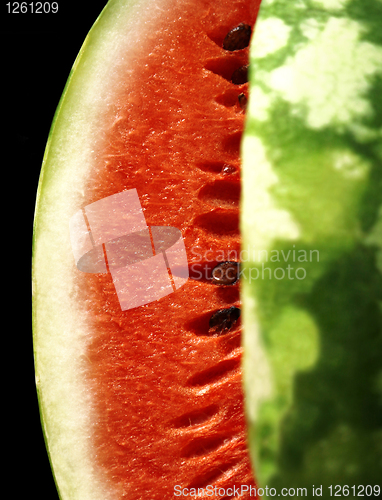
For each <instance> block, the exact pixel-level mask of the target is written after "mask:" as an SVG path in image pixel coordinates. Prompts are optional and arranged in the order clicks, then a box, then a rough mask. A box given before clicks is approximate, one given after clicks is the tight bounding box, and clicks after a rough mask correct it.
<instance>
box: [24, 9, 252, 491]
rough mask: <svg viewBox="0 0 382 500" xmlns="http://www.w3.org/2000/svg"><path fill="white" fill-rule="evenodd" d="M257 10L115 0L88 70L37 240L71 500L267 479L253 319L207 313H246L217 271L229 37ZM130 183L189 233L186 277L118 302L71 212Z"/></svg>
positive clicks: (228, 109) (64, 125) (76, 77)
mask: <svg viewBox="0 0 382 500" xmlns="http://www.w3.org/2000/svg"><path fill="white" fill-rule="evenodd" d="M258 4H259V2H256V1H254V2H252V1H248V0H247V1H237V2H231V1H230V2H228V1H223V2H211V1H206V0H197V1H184V2H175V1H165V2H164V1H162V2H147V1H141V2H135V3H134V2H133V3H126V2H122V1H119V2H118V1H114V2H113V1H111V2H109V4H108V5H107V7H106V8H105V10H104V12H103V13H102V15H101V17H100V18H99V20H98V21H97V23H96V25H95V26H94V28H93V30H92V32H91V33H90V34H89V36H88V38H87V40H86V41H85V44H84V47H83V49H82V50H81V53H80V55H79V57H78V59H77V61H76V64H75V66H74V70H73V73H72V75H71V78H70V80H69V82H68V84H67V87H66V89H65V92H64V95H63V98H62V101H61V103H60V106H59V108H58V111H57V114H56V117H55V120H54V124H53V127H52V131H51V135H50V138H49V142H48V146H47V151H46V155H45V159H44V165H43V170H42V175H41V181H40V186H39V194H38V200H37V207H36V225H35V236H34V238H35V242H34V296H35V299H34V302H35V305H34V331H35V333H34V335H35V356H36V376H37V385H38V388H39V399H40V405H41V413H42V419H43V422H44V431H45V435H46V439H47V446H48V450H49V453H50V457H51V461H52V465H53V469H54V472H55V477H56V481H57V485H58V489H59V491H60V494H61V496H62V498H70V499H75V498H81V500H83V499H85V498H92V500H93V499H97V498H102V499H105V498H118V499H121V498H129V499H144V498H145V499H146V498H151V499H163V498H169V497H172V496H173V495H174V488H175V486H176V485H179V486H180V487H181V488H188V489H191V488H196V489H197V488H206V486H207V485H213V486H216V487H221V488H225V489H226V491H229V490H227V488H230V487H232V486H233V485H236V486H239V485H248V486H254V479H253V473H252V471H251V466H250V461H249V456H248V451H247V444H246V434H245V421H244V410H243V394H242V385H241V384H242V383H241V366H240V363H241V355H242V348H241V343H240V321H238V322H237V323H236V324H235V325H233V327H232V328H231V329H230V330H228V331H226V332H224V333H225V334H224V335H211V331H210V330H209V319H210V317H211V316H212V315H213V314H214V313H216V312H217V311H218V310H221V309H227V308H229V307H232V306H237V307H238V306H240V301H239V286H238V284H234V285H231V286H223V285H222V286H216V285H215V284H213V283H212V282H211V280H210V276H211V274H210V273H211V269H212V268H213V267H214V265H216V263H218V262H220V261H224V260H238V255H239V251H240V235H239V227H238V218H239V217H238V202H239V195H240V161H239V148H240V140H241V134H242V130H243V123H244V111H243V109H242V106H241V105H240V101H239V97H238V96H239V95H240V94H242V93H244V94H247V90H248V89H247V84H246V83H244V84H241V85H235V84H233V83H232V82H231V81H230V80H231V76H232V74H233V73H234V72H235V70H237V69H238V68H241V67H242V66H245V65H246V64H247V63H248V49H247V48H245V49H242V50H238V51H234V52H229V51H227V50H224V49H223V48H222V44H223V40H224V37H225V36H226V34H227V33H228V32H229V30H231V29H232V28H234V27H235V26H237V25H238V24H239V23H241V22H244V23H246V24H249V25H251V26H253V24H254V22H255V18H256V15H257V10H258V6H259V5H258ZM134 188H135V189H137V192H138V195H139V198H140V201H141V205H142V208H143V211H144V216H145V219H146V222H147V224H148V225H149V226H163V225H166V226H174V227H176V228H179V229H180V230H181V232H182V236H183V239H184V241H185V245H186V250H187V257H188V261H189V265H190V279H189V280H188V282H187V283H186V284H185V285H184V286H183V287H182V288H180V289H179V290H177V291H176V292H174V293H173V294H171V295H169V296H167V297H164V298H162V299H161V300H160V301H157V302H153V303H150V304H147V305H144V306H141V307H139V308H136V309H132V310H128V311H121V307H120V304H119V302H118V298H117V295H116V291H115V287H114V284H113V281H112V279H111V276H110V274H87V273H81V272H80V271H79V270H78V269H76V267H75V262H74V259H73V255H72V253H71V248H70V242H69V235H68V231H69V218H70V217H71V216H72V215H73V214H74V213H76V212H77V211H78V210H79V209H81V208H83V207H85V206H86V205H88V204H90V203H92V202H94V201H97V200H99V199H102V198H105V197H107V196H110V195H113V194H115V193H118V192H121V191H124V190H129V189H134ZM235 255H236V259H235ZM52 269H54V272H53V273H52ZM198 278H200V279H198ZM147 281H148V282H149V281H150V276H147ZM223 496H224V495H223ZM221 497H222V495H217V496H216V495H213V496H211V495H209V498H221ZM241 498H246V495H245V494H244V495H243V496H242V497H241Z"/></svg>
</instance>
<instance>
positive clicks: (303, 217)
mask: <svg viewBox="0 0 382 500" xmlns="http://www.w3.org/2000/svg"><path fill="white" fill-rule="evenodd" d="M381 26H382V1H381V0H317V1H309V0H294V1H291V0H273V1H271V0H264V1H263V4H262V7H261V10H260V15H259V18H258V22H257V25H256V30H255V35H254V37H253V40H252V47H251V72H250V76H251V94H250V101H249V107H248V120H247V125H246V132H245V138H244V141H243V144H242V156H243V197H242V219H241V229H242V233H243V251H244V252H247V253H244V254H243V257H244V258H243V259H242V260H243V261H244V271H243V275H242V279H243V313H244V348H245V356H244V384H245V390H246V401H247V403H246V404H247V407H246V411H247V418H248V423H249V439H250V448H251V455H252V458H253V462H254V467H255V474H256V475H257V477H258V479H259V483H260V486H265V485H268V486H269V487H271V486H272V487H275V488H279V490H278V492H280V489H281V488H283V487H287V488H289V487H294V488H298V487H306V488H307V490H308V496H309V497H311V496H312V487H313V485H315V487H317V486H319V485H323V496H322V497H323V498H329V490H328V488H327V487H328V486H329V485H337V484H339V485H349V486H352V485H356V486H358V485H367V484H369V485H376V484H381V483H382V28H381ZM312 250H317V252H312V253H310V252H311V251H312ZM281 251H283V252H284V254H282V253H281ZM289 251H290V253H289V254H288V252H289ZM251 255H252V257H251ZM272 257H273V260H272ZM298 258H300V260H298ZM288 265H289V266H291V268H293V269H294V270H293V271H292V270H289V271H288V268H287V266H288ZM262 266H264V267H265V268H269V270H265V271H263V267H262ZM277 268H282V269H281V270H280V269H279V270H277ZM297 268H303V269H304V272H303V271H299V277H300V278H302V277H304V278H303V279H298V278H296V276H295V270H296V269H297ZM256 269H257V270H258V274H257V271H256ZM283 270H284V272H285V277H284V278H282V275H283ZM275 272H276V275H275V274H274V273H275ZM288 272H289V275H288ZM251 273H252V274H251ZM250 276H251V279H250ZM288 276H290V279H288ZM280 278H281V279H280Z"/></svg>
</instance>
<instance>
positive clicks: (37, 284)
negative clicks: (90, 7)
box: [33, 0, 172, 500]
mask: <svg viewBox="0 0 382 500" xmlns="http://www.w3.org/2000/svg"><path fill="white" fill-rule="evenodd" d="M171 2H172V0H155V1H154V2H153V1H152V0H131V1H126V0H116V1H113V0H112V1H110V2H109V3H108V5H107V6H106V7H105V9H104V11H103V12H102V14H101V16H100V17H99V18H98V20H97V21H96V23H95V24H94V26H93V28H92V30H91V31H90V33H89V35H88V36H87V38H86V40H85V42H84V44H83V47H82V49H81V51H80V53H79V55H78V57H77V59H76V61H75V64H74V67H73V70H72V72H71V75H70V78H69V80H68V83H67V85H66V87H65V90H64V93H63V96H62V98H61V101H60V104H59V107H58V109H57V112H56V115H55V118H54V122H53V125H52V129H51V132H50V136H49V140H48V144H47V148H46V152H45V156H44V161H43V167H42V171H41V177H40V183H39V188H38V193H37V202H36V212H35V227H34V246H33V330H34V334H33V335H34V350H35V367H36V383H37V388H38V393H39V402H40V411H41V419H42V422H43V429H44V433H45V438H46V443H47V448H48V452H49V455H50V460H51V464H52V467H53V470H54V475H55V480H56V484H57V487H58V489H59V493H60V497H61V498H62V499H63V500H65V499H70V500H77V499H78V500H108V499H113V498H116V499H117V498H119V497H120V494H119V492H118V490H116V489H115V487H114V488H111V487H110V486H109V485H108V484H107V482H106V479H105V478H104V477H103V475H102V473H101V472H100V470H98V469H97V468H96V466H95V462H94V461H93V460H92V457H93V456H94V451H93V450H92V444H91V422H92V421H94V418H95V416H94V413H93V410H92V394H91V390H90V388H89V387H88V386H86V384H85V383H84V376H83V374H84V371H85V370H86V366H87V364H88V363H89V360H88V359H87V358H86V351H87V346H88V344H89V342H90V340H91V332H90V331H89V328H88V323H87V319H88V318H87V317H86V315H85V314H84V308H83V307H82V308H81V309H79V305H78V303H77V300H76V293H75V288H74V273H75V262H74V258H73V253H72V250H71V244H70V235H69V220H70V218H71V217H72V215H73V214H74V213H75V212H76V211H77V210H78V209H79V208H81V206H83V204H84V203H85V199H84V186H85V185H86V182H87V179H88V178H89V176H90V175H91V172H92V169H93V168H94V166H95V162H96V161H97V159H96V157H95V154H94V151H95V149H96V148H95V145H96V144H97V140H99V138H100V137H102V134H101V131H102V130H103V129H104V126H105V117H106V113H107V111H108V109H109V107H110V106H111V105H112V104H113V99H114V97H113V96H114V95H115V92H116V88H117V87H118V84H120V82H119V81H118V75H119V74H120V70H121V69H123V72H124V74H126V73H125V72H126V71H128V70H129V67H130V66H131V67H133V66H134V64H136V60H137V58H138V56H139V54H140V53H142V52H143V53H144V49H145V43H146V41H147V40H149V39H152V38H153V37H155V34H156V31H155V27H156V26H158V25H160V24H161V23H160V22H159V20H160V19H161V16H163V15H165V13H166V11H168V9H170V8H171V6H170V4H171ZM133 84H134V82H132V85H133ZM124 85H125V86H128V85H129V82H126V81H124Z"/></svg>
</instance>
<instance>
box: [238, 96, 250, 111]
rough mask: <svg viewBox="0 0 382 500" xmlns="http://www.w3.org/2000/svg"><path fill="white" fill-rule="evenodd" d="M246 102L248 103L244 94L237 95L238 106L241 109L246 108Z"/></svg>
mask: <svg viewBox="0 0 382 500" xmlns="http://www.w3.org/2000/svg"><path fill="white" fill-rule="evenodd" d="M247 102H248V99H247V96H246V95H245V94H240V95H239V105H240V107H241V109H246V108H247Z"/></svg>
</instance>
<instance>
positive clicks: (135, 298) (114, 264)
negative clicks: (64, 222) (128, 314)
mask: <svg viewBox="0 0 382 500" xmlns="http://www.w3.org/2000/svg"><path fill="white" fill-rule="evenodd" d="M69 228H70V240H71V244H72V250H73V255H74V259H75V263H76V266H77V268H78V269H79V270H80V271H82V272H84V273H107V272H110V274H111V276H112V279H113V283H114V286H115V289H116V292H117V296H118V300H119V303H120V306H121V309H122V310H123V311H126V310H128V309H133V308H135V307H139V306H142V305H144V304H148V303H150V302H153V301H155V300H158V299H160V298H162V297H165V296H166V295H169V294H171V293H173V292H175V290H177V289H178V288H180V287H181V286H183V285H184V284H185V283H186V281H187V279H188V276H189V271H188V262H187V254H186V248H185V245H184V241H183V238H182V234H181V232H180V230H179V229H177V228H175V227H170V226H151V227H149V226H147V224H146V220H145V217H144V214H143V211H142V207H141V204H140V201H139V197H138V193H137V190H136V189H130V190H128V191H122V192H120V193H117V194H114V195H112V196H108V197H107V198H103V199H101V200H98V201H96V202H94V203H91V204H90V205H87V206H86V207H85V208H83V209H81V210H79V211H78V212H76V213H75V214H74V215H73V217H72V218H71V219H70V223H69Z"/></svg>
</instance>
